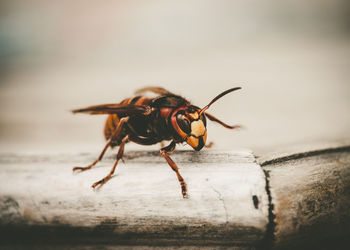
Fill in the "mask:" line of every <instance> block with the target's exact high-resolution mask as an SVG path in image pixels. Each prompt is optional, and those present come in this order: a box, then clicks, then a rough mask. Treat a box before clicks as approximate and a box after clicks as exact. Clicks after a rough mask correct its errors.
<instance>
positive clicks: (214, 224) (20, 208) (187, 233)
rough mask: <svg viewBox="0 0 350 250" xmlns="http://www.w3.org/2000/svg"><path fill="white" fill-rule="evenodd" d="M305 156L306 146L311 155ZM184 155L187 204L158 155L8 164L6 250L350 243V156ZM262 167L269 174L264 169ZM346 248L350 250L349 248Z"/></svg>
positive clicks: (328, 151) (40, 158) (59, 157)
mask: <svg viewBox="0 0 350 250" xmlns="http://www.w3.org/2000/svg"><path fill="white" fill-rule="evenodd" d="M301 148H305V147H301ZM308 149H309V150H308V151H300V152H298V151H296V150H289V152H288V151H285V152H283V153H282V154H281V153H278V152H277V153H276V152H271V153H270V154H266V155H264V156H260V157H258V158H257V160H256V159H255V157H254V156H253V154H252V153H251V152H250V151H246V150H240V151H231V152H215V151H210V150H208V151H202V152H193V151H177V152H175V153H174V154H173V155H172V158H173V159H174V161H176V162H177V163H178V165H179V167H180V172H181V174H182V175H183V176H184V178H185V180H186V181H187V184H188V189H189V195H190V197H189V199H183V198H182V195H181V192H180V186H179V183H178V181H177V179H176V176H175V174H174V172H173V171H172V170H171V169H170V167H169V166H168V165H167V164H166V162H165V161H164V159H163V158H162V157H161V156H160V155H159V152H158V151H148V152H147V151H134V152H128V153H127V154H126V156H125V164H123V163H120V165H119V166H118V168H117V171H116V175H115V177H114V178H112V179H111V180H110V181H109V182H108V183H107V184H106V185H105V186H103V187H102V188H101V189H100V190H98V191H93V190H92V189H91V184H92V183H93V182H95V181H97V180H99V179H100V178H102V177H104V176H105V175H106V174H107V173H108V171H109V170H110V167H111V165H112V163H113V160H114V155H112V154H110V155H107V157H106V158H105V160H103V161H102V162H101V163H99V164H98V166H96V167H95V168H93V169H92V170H90V171H87V172H83V173H80V174H73V173H72V167H73V166H74V165H77V164H78V165H79V164H83V165H84V164H87V163H89V162H91V161H93V160H94V159H95V157H96V155H95V154H90V153H84V154H78V155H75V154H56V155H53V154H48V155H45V154H40V155H36V154H32V155H30V154H3V155H0V231H1V232H0V235H1V238H0V243H1V244H2V246H13V244H14V242H18V241H20V243H19V246H20V247H21V246H23V244H26V246H28V243H31V244H30V246H36V245H40V246H42V247H52V246H53V244H60V245H61V246H62V244H64V246H68V247H73V248H77V247H83V248H86V247H97V248H99V247H101V246H103V247H109V246H115V245H118V246H119V247H120V248H132V246H137V247H140V246H143V248H145V249H148V247H150V246H152V247H151V248H153V247H154V248H157V247H159V248H164V247H167V248H171V247H174V246H182V247H183V248H184V249H187V248H188V247H191V248H196V247H199V246H200V247H207V248H209V249H210V248H212V247H218V246H220V247H225V248H226V247H233V248H236V249H237V248H239V249H241V248H243V249H244V248H248V249H249V248H252V247H255V248H263V249H270V248H276V249H296V248H298V249H335V248H344V246H343V244H348V245H349V244H350V147H349V146H346V145H340V146H338V147H337V146H333V147H328V148H327V147H318V148H317V147H316V148H313V149H310V148H308ZM257 162H258V163H259V164H260V165H261V166H260V165H259V164H258V163H257ZM345 248H346V247H345Z"/></svg>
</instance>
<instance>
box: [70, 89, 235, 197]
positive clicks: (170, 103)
mask: <svg viewBox="0 0 350 250" xmlns="http://www.w3.org/2000/svg"><path fill="white" fill-rule="evenodd" d="M238 89H240V87H236V88H231V89H229V90H226V91H224V92H222V93H221V94H219V95H218V96H216V97H215V98H214V99H213V100H212V101H211V102H210V103H209V104H208V105H207V106H205V107H204V108H202V109H200V108H199V107H197V106H194V105H192V104H191V103H190V102H189V101H187V100H186V99H184V98H183V97H181V96H178V95H175V94H173V93H171V92H169V91H167V90H165V89H163V88H159V87H146V88H143V89H140V90H139V91H138V93H142V92H146V91H151V92H154V93H156V94H158V96H156V97H155V98H148V97H144V96H135V97H132V98H127V99H125V100H123V101H122V102H121V103H119V104H102V105H95V106H90V107H87V108H82V109H76V110H73V113H89V114H108V117H107V121H106V124H105V128H104V135H105V138H106V140H107V143H106V145H105V147H104V148H103V150H102V152H101V154H100V156H99V157H98V159H97V160H95V161H94V162H93V163H92V164H90V165H88V166H87V167H75V168H73V170H74V171H75V170H80V171H85V170H87V169H90V168H91V167H92V166H94V165H95V164H96V163H97V162H98V161H100V160H101V159H102V157H103V155H104V153H105V152H106V150H107V148H108V147H115V146H119V150H118V154H117V159H116V161H115V163H114V165H113V167H112V170H111V171H110V173H109V174H108V175H107V176H106V177H105V178H103V179H102V180H100V181H98V182H95V183H94V184H93V185H92V187H93V188H95V187H96V186H102V185H103V184H104V183H106V182H107V181H108V180H109V179H110V178H111V176H112V175H113V173H114V170H115V168H116V166H117V164H118V161H119V160H120V159H121V158H122V156H123V153H124V146H125V144H126V143H128V142H129V141H131V142H135V143H138V144H141V145H151V144H155V143H158V142H162V141H164V140H171V143H170V144H169V145H168V146H167V147H163V148H162V149H161V150H160V153H161V154H162V156H163V157H164V158H165V160H166V161H167V162H168V164H169V166H170V167H171V168H172V169H173V170H174V171H175V173H176V175H177V178H178V180H179V183H180V185H181V190H182V195H183V196H184V197H186V196H187V185H186V183H185V181H184V179H183V178H182V176H181V175H180V173H179V170H178V167H177V165H176V164H175V162H174V161H173V160H172V159H171V158H170V157H169V154H170V153H171V152H172V151H174V150H175V146H176V143H182V142H186V143H187V144H189V145H190V146H191V147H192V148H193V149H195V150H196V151H199V150H201V149H202V148H203V147H204V145H205V143H206V139H207V129H206V117H208V119H209V120H211V121H214V122H217V123H219V124H221V125H222V126H224V127H225V128H229V129H234V128H237V127H239V126H229V125H227V124H225V123H223V122H222V121H220V120H218V119H217V118H215V117H214V116H212V115H210V114H208V113H205V111H206V110H207V109H208V108H209V106H210V105H211V104H213V103H214V102H215V101H216V100H218V99H219V98H221V97H222V96H224V95H226V94H228V93H230V92H232V91H235V90H238Z"/></svg>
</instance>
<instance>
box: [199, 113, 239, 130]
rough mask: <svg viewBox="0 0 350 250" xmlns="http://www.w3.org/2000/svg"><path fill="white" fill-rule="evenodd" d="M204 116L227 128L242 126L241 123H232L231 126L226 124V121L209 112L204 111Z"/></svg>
mask: <svg viewBox="0 0 350 250" xmlns="http://www.w3.org/2000/svg"><path fill="white" fill-rule="evenodd" d="M205 116H206V117H208V119H209V120H211V121H213V122H217V123H219V124H220V125H222V126H224V127H225V128H228V129H237V128H242V126H241V125H233V126H230V125H227V124H226V123H224V122H222V121H220V120H219V119H218V118H216V117H215V116H213V115H211V114H208V113H205Z"/></svg>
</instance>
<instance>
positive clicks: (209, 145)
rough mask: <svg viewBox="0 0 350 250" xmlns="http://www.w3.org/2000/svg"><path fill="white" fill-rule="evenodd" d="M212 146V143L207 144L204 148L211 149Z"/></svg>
mask: <svg viewBox="0 0 350 250" xmlns="http://www.w3.org/2000/svg"><path fill="white" fill-rule="evenodd" d="M213 145H214V142H212V141H211V142H209V143H208V144H206V145H205V147H206V148H211V147H212V146H213Z"/></svg>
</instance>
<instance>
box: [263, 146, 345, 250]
mask: <svg viewBox="0 0 350 250" xmlns="http://www.w3.org/2000/svg"><path fill="white" fill-rule="evenodd" d="M261 164H262V165H263V168H264V171H265V172H266V174H267V177H268V184H269V191H270V193H269V194H270V197H271V200H272V204H273V206H272V207H271V211H270V212H272V213H273V214H272V216H271V218H270V219H272V220H273V223H272V224H270V230H272V231H274V238H275V242H274V247H275V248H281V249H348V246H349V244H350V147H348V146H342V147H338V148H336V147H331V148H321V149H317V150H312V151H309V152H300V153H297V154H291V155H282V156H280V157H276V158H275V159H273V158H272V159H269V160H266V161H265V162H263V161H261Z"/></svg>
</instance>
